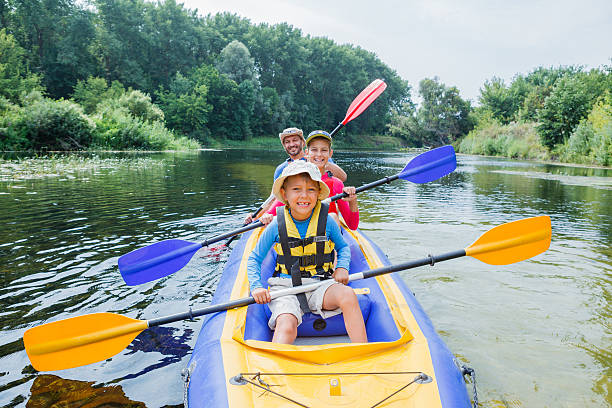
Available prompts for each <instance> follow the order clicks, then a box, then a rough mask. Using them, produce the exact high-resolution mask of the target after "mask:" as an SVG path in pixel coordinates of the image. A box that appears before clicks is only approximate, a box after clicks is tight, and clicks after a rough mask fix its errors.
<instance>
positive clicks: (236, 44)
mask: <svg viewBox="0 0 612 408" xmlns="http://www.w3.org/2000/svg"><path fill="white" fill-rule="evenodd" d="M217 69H218V70H219V72H220V73H222V74H225V75H227V76H228V77H229V79H231V80H233V81H234V82H236V83H238V84H240V83H242V82H243V81H251V82H255V81H256V80H257V78H256V74H255V61H254V60H253V58H251V53H250V52H249V50H248V48H247V47H246V46H245V45H244V44H243V43H241V42H240V41H238V40H234V41H232V42H231V43H229V44H227V45H226V46H225V48H223V50H221V53H220V54H219V59H218V62H217Z"/></svg>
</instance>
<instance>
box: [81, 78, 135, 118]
mask: <svg viewBox="0 0 612 408" xmlns="http://www.w3.org/2000/svg"><path fill="white" fill-rule="evenodd" d="M124 93H125V89H124V88H123V85H121V83H119V81H113V83H112V84H111V86H110V87H109V86H108V83H107V82H106V79H104V78H99V77H92V76H90V77H89V78H87V80H86V81H78V82H77V84H76V86H75V87H74V92H73V93H72V99H73V100H74V101H75V102H77V103H78V104H79V105H81V106H82V107H83V110H84V111H85V113H86V114H91V113H94V112H95V111H96V109H97V107H98V105H99V104H100V103H101V102H102V101H104V100H107V99H117V98H119V97H120V96H121V95H123V94H124Z"/></svg>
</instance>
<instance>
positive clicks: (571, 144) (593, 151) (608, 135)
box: [556, 97, 612, 166]
mask: <svg viewBox="0 0 612 408" xmlns="http://www.w3.org/2000/svg"><path fill="white" fill-rule="evenodd" d="M556 153H557V154H558V155H559V159H560V160H561V161H565V162H574V163H584V164H599V165H601V166H610V165H611V164H612V99H611V98H610V97H607V98H605V99H604V100H601V101H599V102H598V103H596V104H595V105H594V106H593V109H592V110H591V112H590V113H589V115H588V117H587V118H586V119H583V120H582V121H581V122H580V124H579V125H578V126H577V127H576V130H575V131H574V132H573V133H572V135H571V136H570V137H569V139H568V140H567V142H565V143H564V144H563V145H560V146H558V147H557V149H556Z"/></svg>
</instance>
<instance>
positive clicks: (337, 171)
mask: <svg viewBox="0 0 612 408" xmlns="http://www.w3.org/2000/svg"><path fill="white" fill-rule="evenodd" d="M325 169H326V170H329V171H331V172H332V174H333V175H334V176H335V177H338V178H339V179H340V180H342V182H345V181H346V178H347V175H346V173H345V172H344V170H342V169H341V168H340V166H338V165H337V164H336V163H332V162H330V161H328V162H327V164H326V165H325Z"/></svg>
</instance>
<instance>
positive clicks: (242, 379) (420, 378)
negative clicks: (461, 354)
mask: <svg viewBox="0 0 612 408" xmlns="http://www.w3.org/2000/svg"><path fill="white" fill-rule="evenodd" d="M390 374H417V376H416V377H415V378H414V379H413V380H412V381H410V382H409V383H408V384H406V385H404V386H403V387H401V388H400V389H398V390H396V391H395V392H393V393H392V394H390V395H388V396H387V397H385V398H384V399H382V400H380V401H379V402H377V403H376V404H374V405H372V406H371V407H370V408H375V407H377V406H379V405H380V404H382V403H383V402H385V401H387V400H388V399H389V398H391V397H393V396H394V395H396V394H398V393H399V392H401V391H403V390H404V389H406V388H408V387H409V386H410V385H412V384H414V383H417V384H425V383H429V382H431V381H432V378H431V377H430V376H428V375H427V374H425V373H424V372H422V371H374V372H363V373H261V372H256V373H240V374H238V375H236V376H234V377H232V378H231V379H230V383H231V384H233V385H244V384H247V383H248V384H251V385H254V386H255V387H258V388H261V389H262V390H264V391H266V392H271V393H272V394H274V395H277V396H279V397H281V398H284V399H286V400H287V401H290V402H293V403H294V404H296V405H299V406H300V407H304V408H310V407H309V406H308V405H304V404H302V403H301V402H298V401H295V400H293V399H291V398H289V397H287V396H285V395H282V394H280V393H278V392H276V391H273V390H272V389H271V388H270V387H274V386H277V384H272V385H270V384H268V383H266V382H265V381H264V380H263V379H262V378H261V376H262V375H267V376H281V375H282V376H331V375H338V376H339V375H390ZM247 376H251V379H249V378H247ZM254 380H257V381H258V382H259V384H258V383H256V382H255V381H254ZM262 395H263V394H262Z"/></svg>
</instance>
